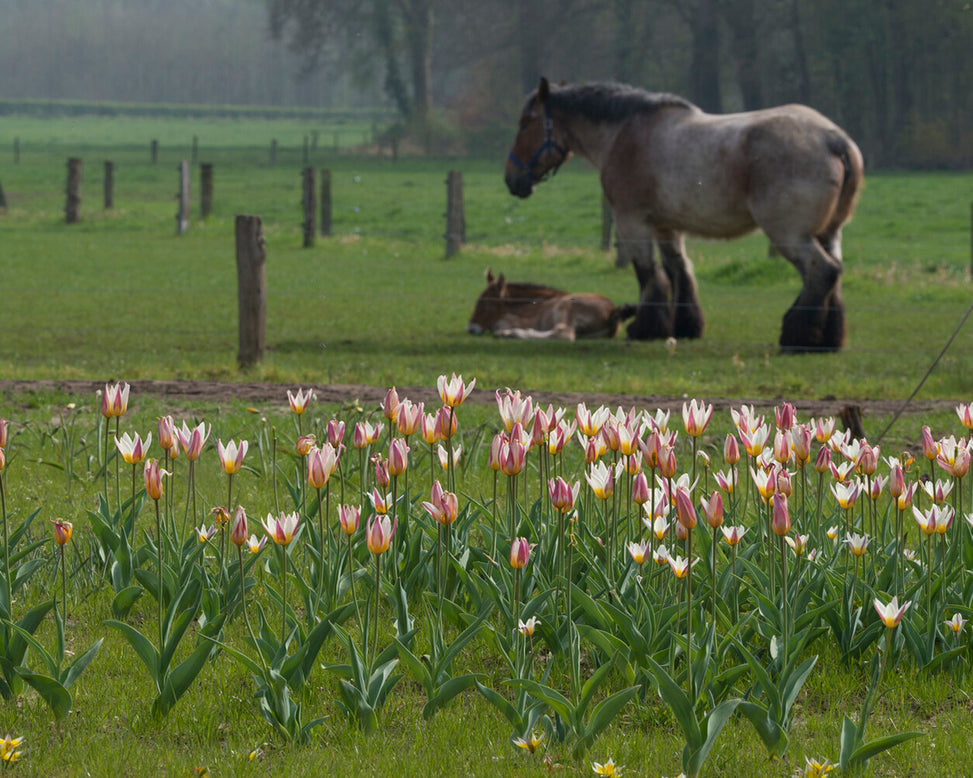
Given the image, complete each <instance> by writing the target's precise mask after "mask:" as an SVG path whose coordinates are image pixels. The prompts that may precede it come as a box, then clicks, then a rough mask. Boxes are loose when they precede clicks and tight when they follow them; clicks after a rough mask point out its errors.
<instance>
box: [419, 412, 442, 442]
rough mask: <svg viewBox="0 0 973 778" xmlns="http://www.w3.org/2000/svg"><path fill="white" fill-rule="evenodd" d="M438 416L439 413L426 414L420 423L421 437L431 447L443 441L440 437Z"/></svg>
mask: <svg viewBox="0 0 973 778" xmlns="http://www.w3.org/2000/svg"><path fill="white" fill-rule="evenodd" d="M438 416H439V414H438V413H425V414H423V416H422V419H420V421H419V436H420V437H421V438H422V440H423V442H424V443H426V444H427V445H429V446H432V445H435V444H436V443H438V442H439V441H440V440H442V438H441V437H440V435H439V432H440V430H439V428H438V427H437V425H436V419H437V418H438Z"/></svg>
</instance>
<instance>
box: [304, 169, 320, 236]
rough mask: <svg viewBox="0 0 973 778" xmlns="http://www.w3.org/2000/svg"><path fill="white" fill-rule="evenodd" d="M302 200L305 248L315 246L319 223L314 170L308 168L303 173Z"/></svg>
mask: <svg viewBox="0 0 973 778" xmlns="http://www.w3.org/2000/svg"><path fill="white" fill-rule="evenodd" d="M301 178H302V186H301V191H302V198H301V202H302V204H303V206H304V248H306V249H307V248H310V247H311V246H313V245H314V232H315V229H314V225H315V222H316V221H317V207H316V203H315V201H316V199H317V198H316V195H315V192H314V168H313V167H306V168H304V170H303V171H302V173H301Z"/></svg>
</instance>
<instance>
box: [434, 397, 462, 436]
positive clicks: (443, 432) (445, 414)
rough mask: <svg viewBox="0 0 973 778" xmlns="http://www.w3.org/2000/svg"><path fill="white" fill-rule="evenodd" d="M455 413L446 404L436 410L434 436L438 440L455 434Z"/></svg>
mask: <svg viewBox="0 0 973 778" xmlns="http://www.w3.org/2000/svg"><path fill="white" fill-rule="evenodd" d="M456 426H457V421H456V414H455V413H454V412H453V409H452V408H450V407H449V406H448V405H444V406H443V407H442V408H440V409H439V410H438V411H436V427H435V429H436V437H437V439H438V440H450V439H451V438H452V437H453V435H455V434H456Z"/></svg>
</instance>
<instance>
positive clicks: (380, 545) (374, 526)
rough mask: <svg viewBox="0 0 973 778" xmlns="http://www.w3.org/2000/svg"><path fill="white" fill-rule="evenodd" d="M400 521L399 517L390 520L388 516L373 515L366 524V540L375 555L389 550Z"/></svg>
mask: <svg viewBox="0 0 973 778" xmlns="http://www.w3.org/2000/svg"><path fill="white" fill-rule="evenodd" d="M398 523H399V522H398V519H395V520H394V521H390V520H389V517H388V516H380V515H379V514H374V515H372V517H371V519H369V521H368V523H367V524H366V526H365V542H366V544H367V545H368V550H369V551H371V552H372V553H373V554H374V555H375V556H378V555H379V554H384V553H385V552H386V551H388V549H389V546H390V545H391V543H392V536H393V535H395V530H396V528H397V527H398Z"/></svg>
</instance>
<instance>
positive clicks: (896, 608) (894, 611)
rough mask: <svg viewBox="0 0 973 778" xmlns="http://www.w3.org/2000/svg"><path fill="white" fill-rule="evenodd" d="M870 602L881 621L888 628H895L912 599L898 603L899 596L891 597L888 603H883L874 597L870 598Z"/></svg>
mask: <svg viewBox="0 0 973 778" xmlns="http://www.w3.org/2000/svg"><path fill="white" fill-rule="evenodd" d="M872 604H873V605H874V606H875V612H876V613H878V617H879V618H880V619H881V620H882V623H883V624H884V625H885V626H886V627H888V628H889V629H895V628H896V627H897V626H899V622H901V621H902V617H903V616H904V615H905V612H906V611H907V610H908V609H909V606H910V605H912V601H911V600H910V601H907V602H905V603H903V604H902V605H899V598H898V597H893V598H892V601H891V602H890V603H889V604H888V605H883V604H882V602H881V601H880V600H879V599H878V598H877V597H876V598H875V599H874V600H872Z"/></svg>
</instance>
